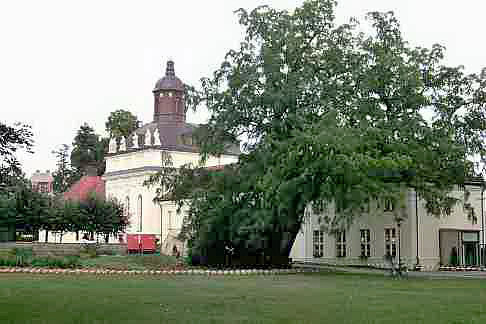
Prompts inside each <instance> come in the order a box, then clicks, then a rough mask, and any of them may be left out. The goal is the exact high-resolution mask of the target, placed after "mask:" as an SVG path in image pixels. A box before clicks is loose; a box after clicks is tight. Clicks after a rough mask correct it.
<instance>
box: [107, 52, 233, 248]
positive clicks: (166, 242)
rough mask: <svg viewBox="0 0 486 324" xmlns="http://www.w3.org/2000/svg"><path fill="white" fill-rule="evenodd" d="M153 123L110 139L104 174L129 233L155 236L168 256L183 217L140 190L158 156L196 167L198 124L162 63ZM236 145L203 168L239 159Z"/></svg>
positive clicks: (177, 83)
mask: <svg viewBox="0 0 486 324" xmlns="http://www.w3.org/2000/svg"><path fill="white" fill-rule="evenodd" d="M152 92H153V96H154V120H153V122H151V123H148V124H146V125H144V126H142V127H141V128H139V129H137V130H136V131H135V132H134V134H132V136H130V137H129V138H126V139H122V141H121V143H120V144H119V145H118V146H117V145H116V142H115V141H114V140H112V142H111V143H110V152H109V154H108V155H107V157H106V171H105V174H104V175H103V179H104V180H105V191H106V196H107V198H109V197H115V198H117V199H118V200H119V201H121V202H122V203H123V204H124V205H125V206H126V208H127V210H128V212H129V215H130V218H129V222H130V226H129V227H128V229H127V233H129V234H135V233H140V234H155V235H156V236H157V237H158V238H159V239H160V240H161V242H162V247H163V248H164V249H165V251H164V252H170V249H171V248H172V247H173V245H174V244H176V245H180V244H181V242H177V241H175V236H176V234H177V233H178V232H179V231H180V229H181V226H182V221H183V214H182V213H181V214H178V213H177V211H176V209H177V208H176V206H175V204H174V203H171V202H165V203H160V204H159V203H154V202H153V199H154V197H155V196H156V192H155V188H148V187H146V186H143V183H144V181H145V180H147V179H148V178H149V176H150V175H151V174H154V173H155V172H157V171H159V170H160V169H161V167H162V153H163V152H167V153H169V154H170V155H171V157H172V162H173V166H174V167H180V166H182V165H184V164H187V163H192V164H193V165H198V163H199V159H200V155H199V153H198V152H199V149H198V147H197V145H196V143H195V141H194V140H193V133H194V131H195V130H196V129H197V127H198V126H197V125H194V124H189V123H186V110H187V108H186V106H185V103H184V84H183V83H182V81H181V80H179V78H177V77H176V76H175V72H174V63H173V62H172V61H169V62H167V70H166V74H165V76H164V77H163V78H161V79H160V80H159V81H157V83H156V85H155V88H154V89H153V91H152ZM239 154H240V150H239V145H237V144H233V145H230V146H228V148H227V153H226V154H225V155H222V156H220V157H211V158H209V159H208V161H207V162H206V164H205V166H208V167H209V166H220V165H225V164H229V163H234V162H237V161H238V155H239Z"/></svg>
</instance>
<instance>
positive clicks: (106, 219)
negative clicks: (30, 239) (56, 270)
mask: <svg viewBox="0 0 486 324" xmlns="http://www.w3.org/2000/svg"><path fill="white" fill-rule="evenodd" d="M127 224H128V217H127V216H126V215H125V213H124V210H123V206H122V205H121V204H120V203H119V202H118V201H116V200H114V199H112V200H104V199H102V198H99V197H98V196H97V195H96V194H94V193H93V194H91V195H89V196H88V197H87V199H85V200H84V201H81V202H79V201H71V200H67V201H64V200H58V199H57V198H52V197H50V196H47V195H45V194H43V193H39V192H36V191H34V190H32V189H31V188H30V186H20V187H17V188H15V190H14V191H13V192H10V193H9V194H8V195H7V194H3V195H2V194H0V226H9V225H10V226H11V225H15V226H17V227H22V228H24V230H25V231H26V232H29V233H36V232H37V231H39V230H41V229H43V230H48V231H57V232H77V231H81V232H89V233H100V234H105V235H109V234H116V233H119V232H122V231H123V230H124V229H125V227H126V226H127Z"/></svg>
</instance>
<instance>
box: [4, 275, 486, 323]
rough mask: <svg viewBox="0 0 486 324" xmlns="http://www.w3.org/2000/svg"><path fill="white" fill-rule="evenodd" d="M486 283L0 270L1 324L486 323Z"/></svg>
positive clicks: (322, 277)
mask: <svg viewBox="0 0 486 324" xmlns="http://www.w3.org/2000/svg"><path fill="white" fill-rule="evenodd" d="M485 312H486V280H472V279H471V280H467V279H462V280H456V279H450V280H449V279H447V280H438V279H435V280H431V279H404V280H392V279H389V278H384V277H381V276H372V275H349V274H348V275H344V274H343V275H340V274H309V275H302V274H300V275H282V276H246V277H218V278H214V277H209V278H208V277H205V276H175V277H174V276H171V277H168V276H161V277H106V276H103V277H95V276H87V275H78V276H76V275H72V276H51V275H36V276H27V275H23V274H6V275H0V323H5V324H7V323H90V324H94V323H486V313H485Z"/></svg>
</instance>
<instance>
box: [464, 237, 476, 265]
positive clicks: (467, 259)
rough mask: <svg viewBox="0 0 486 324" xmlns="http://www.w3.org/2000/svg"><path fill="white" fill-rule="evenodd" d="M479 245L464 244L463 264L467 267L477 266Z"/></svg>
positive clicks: (472, 243)
mask: <svg viewBox="0 0 486 324" xmlns="http://www.w3.org/2000/svg"><path fill="white" fill-rule="evenodd" d="M478 248H479V244H478V243H475V242H464V264H465V265H467V266H477V265H479V253H478Z"/></svg>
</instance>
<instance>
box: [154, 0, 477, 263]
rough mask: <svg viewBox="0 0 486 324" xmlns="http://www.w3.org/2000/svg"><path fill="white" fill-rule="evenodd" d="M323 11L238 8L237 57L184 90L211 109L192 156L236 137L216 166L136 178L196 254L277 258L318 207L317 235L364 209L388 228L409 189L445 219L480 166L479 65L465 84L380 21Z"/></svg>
mask: <svg viewBox="0 0 486 324" xmlns="http://www.w3.org/2000/svg"><path fill="white" fill-rule="evenodd" d="M334 7H335V2H334V1H323V0H308V1H305V2H304V3H303V5H302V6H301V7H299V8H296V10H295V11H293V12H292V13H290V12H287V11H279V10H275V9H272V8H269V7H267V6H262V7H258V8H256V9H255V10H253V11H251V12H247V11H245V10H243V9H240V10H239V11H238V15H239V22H240V24H241V25H242V26H243V27H244V28H245V29H246V34H245V37H244V39H243V41H242V42H241V45H240V48H239V49H237V50H231V51H229V52H228V53H227V55H226V57H225V60H224V62H223V63H222V64H221V67H220V68H219V69H218V70H217V71H215V72H214V74H213V77H212V78H205V79H203V80H202V90H201V91H200V92H198V93H193V96H194V97H195V98H194V100H193V101H192V102H196V103H203V104H205V105H206V107H207V108H208V109H209V111H210V113H211V117H210V120H209V123H208V125H207V127H205V128H204V133H205V135H206V136H205V137H201V138H200V141H201V143H200V147H201V150H202V154H203V161H204V160H205V158H207V157H208V156H209V155H220V154H224V152H225V148H226V147H227V143H228V141H236V140H237V139H245V140H246V142H245V143H244V148H245V150H246V154H244V155H242V156H240V159H239V161H238V163H237V164H236V165H233V166H228V167H226V168H225V169H224V170H223V171H219V172H218V171H209V170H205V169H204V168H201V167H195V166H190V165H189V166H185V167H182V168H180V169H179V170H175V169H173V168H170V167H169V168H168V169H165V170H163V171H161V172H159V174H157V175H155V176H153V177H151V179H150V180H149V184H151V185H156V186H157V187H158V188H159V189H160V190H158V191H157V197H156V200H164V199H174V200H177V201H178V202H179V204H180V206H182V205H186V206H187V207H188V210H189V211H188V217H187V218H186V221H185V230H184V231H183V235H186V238H190V239H192V240H194V249H195V250H199V251H200V253H207V251H208V250H211V249H216V250H217V251H219V252H217V253H218V254H223V252H224V247H225V246H227V245H229V246H233V247H235V248H236V251H245V250H248V248H247V247H246V246H247V245H250V246H251V248H250V250H256V251H262V250H263V251H264V252H265V253H266V254H275V253H278V254H280V255H288V254H289V253H290V249H291V247H292V245H293V242H294V239H295V237H296V235H297V233H298V231H299V230H300V228H301V224H302V221H303V218H304V214H305V213H304V212H305V209H306V208H307V207H308V206H310V205H312V204H315V205H319V206H321V207H322V209H323V210H325V215H324V217H323V223H322V225H323V227H324V228H326V229H328V230H329V231H336V230H339V229H341V228H343V227H346V226H349V224H351V223H352V222H353V221H354V220H355V219H356V217H358V216H359V215H360V214H361V207H362V206H363V205H364V204H368V203H369V202H370V201H375V200H376V201H387V200H389V201H391V202H392V203H393V204H394V205H396V206H400V208H396V210H395V211H394V213H395V217H396V219H397V220H399V219H402V218H403V217H405V216H406V214H405V210H404V197H405V195H406V190H408V189H409V188H413V189H415V190H416V191H417V193H418V195H419V197H420V198H421V199H424V200H425V207H426V209H427V211H428V213H429V214H432V215H444V214H445V215H447V214H449V213H450V212H451V210H452V206H453V205H454V204H455V203H456V202H457V199H455V198H454V197H452V196H451V195H450V192H451V190H452V189H453V188H454V186H455V185H461V184H463V183H464V182H465V181H466V180H467V177H469V176H470V175H471V173H473V170H472V163H471V161H469V160H468V159H469V158H471V157H473V156H479V157H480V159H481V161H483V162H484V161H485V157H486V154H485V153H486V146H485V145H486V142H485V141H484V138H485V136H486V124H485V123H484V122H483V121H484V120H486V105H485V102H486V69H485V70H483V71H482V72H481V73H480V74H469V75H468V74H466V73H465V72H464V70H463V68H462V67H450V66H447V65H445V63H444V60H443V57H444V48H443V47H442V46H440V45H434V46H432V48H422V47H412V46H411V45H410V44H409V43H407V41H406V40H404V39H403V37H402V34H401V32H400V26H399V23H398V20H397V19H396V18H395V17H394V15H393V13H391V12H388V13H378V12H371V13H369V14H368V15H367V16H366V20H367V23H368V24H369V25H370V27H371V32H370V33H364V32H360V31H359V30H360V28H359V23H358V21H357V20H356V19H353V20H351V21H350V23H348V24H343V25H337V24H336V23H335V19H334ZM425 110H429V111H431V112H432V114H433V116H434V118H433V120H432V121H430V122H428V121H426V120H424V118H423V117H422V113H423V112H424V111H425ZM476 171H477V172H479V171H480V170H476ZM483 171H484V170H483ZM483 173H484V172H483ZM380 174H381V175H380ZM190 184H193V185H190ZM162 189H163V190H162ZM377 215H379V213H378V214H377ZM262 241H263V242H262ZM216 246H217V247H216ZM262 246H263V247H262ZM205 251H206V252H205Z"/></svg>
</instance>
